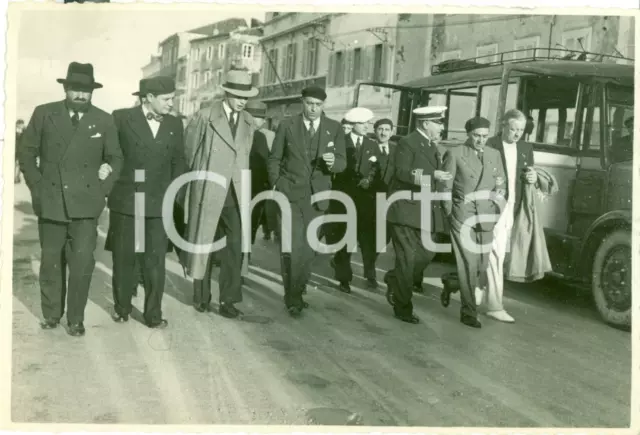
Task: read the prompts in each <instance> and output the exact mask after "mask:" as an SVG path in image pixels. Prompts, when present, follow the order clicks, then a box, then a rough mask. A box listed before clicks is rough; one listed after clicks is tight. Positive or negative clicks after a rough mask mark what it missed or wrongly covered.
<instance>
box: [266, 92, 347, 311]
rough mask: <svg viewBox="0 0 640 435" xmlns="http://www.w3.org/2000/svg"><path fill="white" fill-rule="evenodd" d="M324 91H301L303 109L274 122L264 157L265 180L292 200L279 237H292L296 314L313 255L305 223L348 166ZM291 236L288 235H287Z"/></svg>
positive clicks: (288, 293) (289, 271)
mask: <svg viewBox="0 0 640 435" xmlns="http://www.w3.org/2000/svg"><path fill="white" fill-rule="evenodd" d="M326 98H327V94H326V92H325V91H324V89H322V88H318V87H309V88H306V89H304V90H303V91H302V113H301V114H299V115H297V116H292V117H290V118H288V119H285V120H284V121H282V122H281V123H280V125H279V126H278V130H277V131H276V138H275V140H274V141H273V148H272V150H271V154H270V155H269V160H268V167H267V169H268V171H269V183H270V185H271V186H273V188H275V189H276V190H278V191H279V192H282V193H283V194H284V195H285V196H286V197H287V198H288V199H289V202H290V204H291V210H292V216H291V223H292V228H283V229H282V231H284V232H286V233H283V234H282V237H281V238H280V240H281V243H282V240H283V239H285V237H286V238H287V239H290V240H291V252H284V251H283V247H282V246H281V251H282V252H281V267H282V282H283V284H284V291H285V297H284V301H285V306H286V307H287V310H288V311H289V314H290V315H291V316H294V317H297V316H299V315H300V314H301V313H302V310H303V309H305V308H307V307H308V304H307V303H306V302H305V301H304V300H303V299H302V294H303V292H304V291H305V289H306V286H307V282H308V280H309V277H310V275H311V265H312V262H313V259H314V257H315V252H314V250H313V248H312V247H311V246H310V245H309V240H308V239H307V236H306V233H307V227H308V225H309V223H310V222H311V221H312V220H313V219H314V218H315V217H317V216H319V215H321V214H323V213H324V212H325V211H326V210H327V208H328V204H327V202H326V201H321V202H317V203H314V204H312V203H311V196H312V195H313V194H314V193H318V192H323V191H326V190H330V189H331V177H332V175H333V174H336V173H340V172H342V171H343V170H344V169H345V167H346V156H345V145H344V133H343V131H342V128H341V127H340V124H339V123H338V122H336V121H334V120H332V119H329V118H327V117H326V116H324V115H323V111H322V108H323V106H324V101H325V99H326ZM289 236H290V237H289Z"/></svg>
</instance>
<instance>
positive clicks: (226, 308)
mask: <svg viewBox="0 0 640 435" xmlns="http://www.w3.org/2000/svg"><path fill="white" fill-rule="evenodd" d="M220 315H222V316H223V317H226V318H227V319H235V318H236V317H238V316H240V315H242V311H240V310H239V309H237V308H236V307H234V306H233V304H220Z"/></svg>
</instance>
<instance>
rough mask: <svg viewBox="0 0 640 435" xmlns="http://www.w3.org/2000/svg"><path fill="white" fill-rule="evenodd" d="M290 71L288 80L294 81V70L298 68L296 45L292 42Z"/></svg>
mask: <svg viewBox="0 0 640 435" xmlns="http://www.w3.org/2000/svg"><path fill="white" fill-rule="evenodd" d="M291 51H292V52H293V53H292V54H291V71H290V75H289V79H291V80H294V79H295V78H296V70H297V66H298V43H297V42H294V43H293V44H291Z"/></svg>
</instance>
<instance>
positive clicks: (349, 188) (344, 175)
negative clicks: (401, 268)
mask: <svg viewBox="0 0 640 435" xmlns="http://www.w3.org/2000/svg"><path fill="white" fill-rule="evenodd" d="M358 141H359V142H360V145H357V142H358ZM376 148H377V145H376V143H375V142H374V141H373V140H371V139H370V138H368V137H366V136H360V137H358V136H357V135H356V134H355V133H349V134H346V135H345V151H346V156H347V167H346V169H345V170H344V171H343V172H341V173H339V174H336V175H335V177H334V180H333V190H337V191H340V192H343V193H345V194H347V195H348V196H349V197H350V198H351V199H352V200H353V201H354V203H355V206H356V212H357V220H356V221H357V240H358V245H360V250H361V251H362V253H363V256H365V253H364V252H365V250H366V251H367V254H369V251H370V250H371V248H372V243H370V241H371V240H372V238H373V250H374V252H375V228H372V227H371V225H370V222H371V217H372V215H374V214H375V210H376V209H375V192H374V191H373V190H372V189H371V186H369V187H368V188H367V189H364V188H363V187H360V186H359V183H360V182H361V181H362V180H369V181H370V183H371V184H372V183H373V180H374V177H375V175H376V170H377V166H376V164H375V163H374V162H372V161H371V160H370V159H371V158H372V157H376V159H377V151H376ZM330 211H331V213H332V214H344V213H346V208H345V207H344V204H343V203H342V202H340V201H331V205H330ZM346 231H347V225H346V224H345V223H343V222H336V223H333V224H331V230H330V231H329V232H328V234H327V236H328V238H327V241H328V242H329V243H330V244H335V243H337V242H339V241H340V240H341V239H342V238H343V237H344V236H345V234H346ZM371 231H373V233H371ZM367 232H369V233H367ZM332 266H333V268H334V271H335V279H336V280H337V281H339V282H340V284H341V288H344V289H346V285H348V284H349V283H350V282H351V280H352V279H353V271H352V269H351V251H350V249H349V247H348V246H346V245H345V246H344V247H343V248H342V249H340V250H339V251H338V252H336V253H335V255H334V256H333V260H332ZM365 278H373V279H375V268H374V269H373V270H368V269H367V270H365Z"/></svg>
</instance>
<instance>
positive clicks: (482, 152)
mask: <svg viewBox="0 0 640 435" xmlns="http://www.w3.org/2000/svg"><path fill="white" fill-rule="evenodd" d="M476 154H477V155H478V159H480V163H482V164H484V151H483V150H478V151H476Z"/></svg>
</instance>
